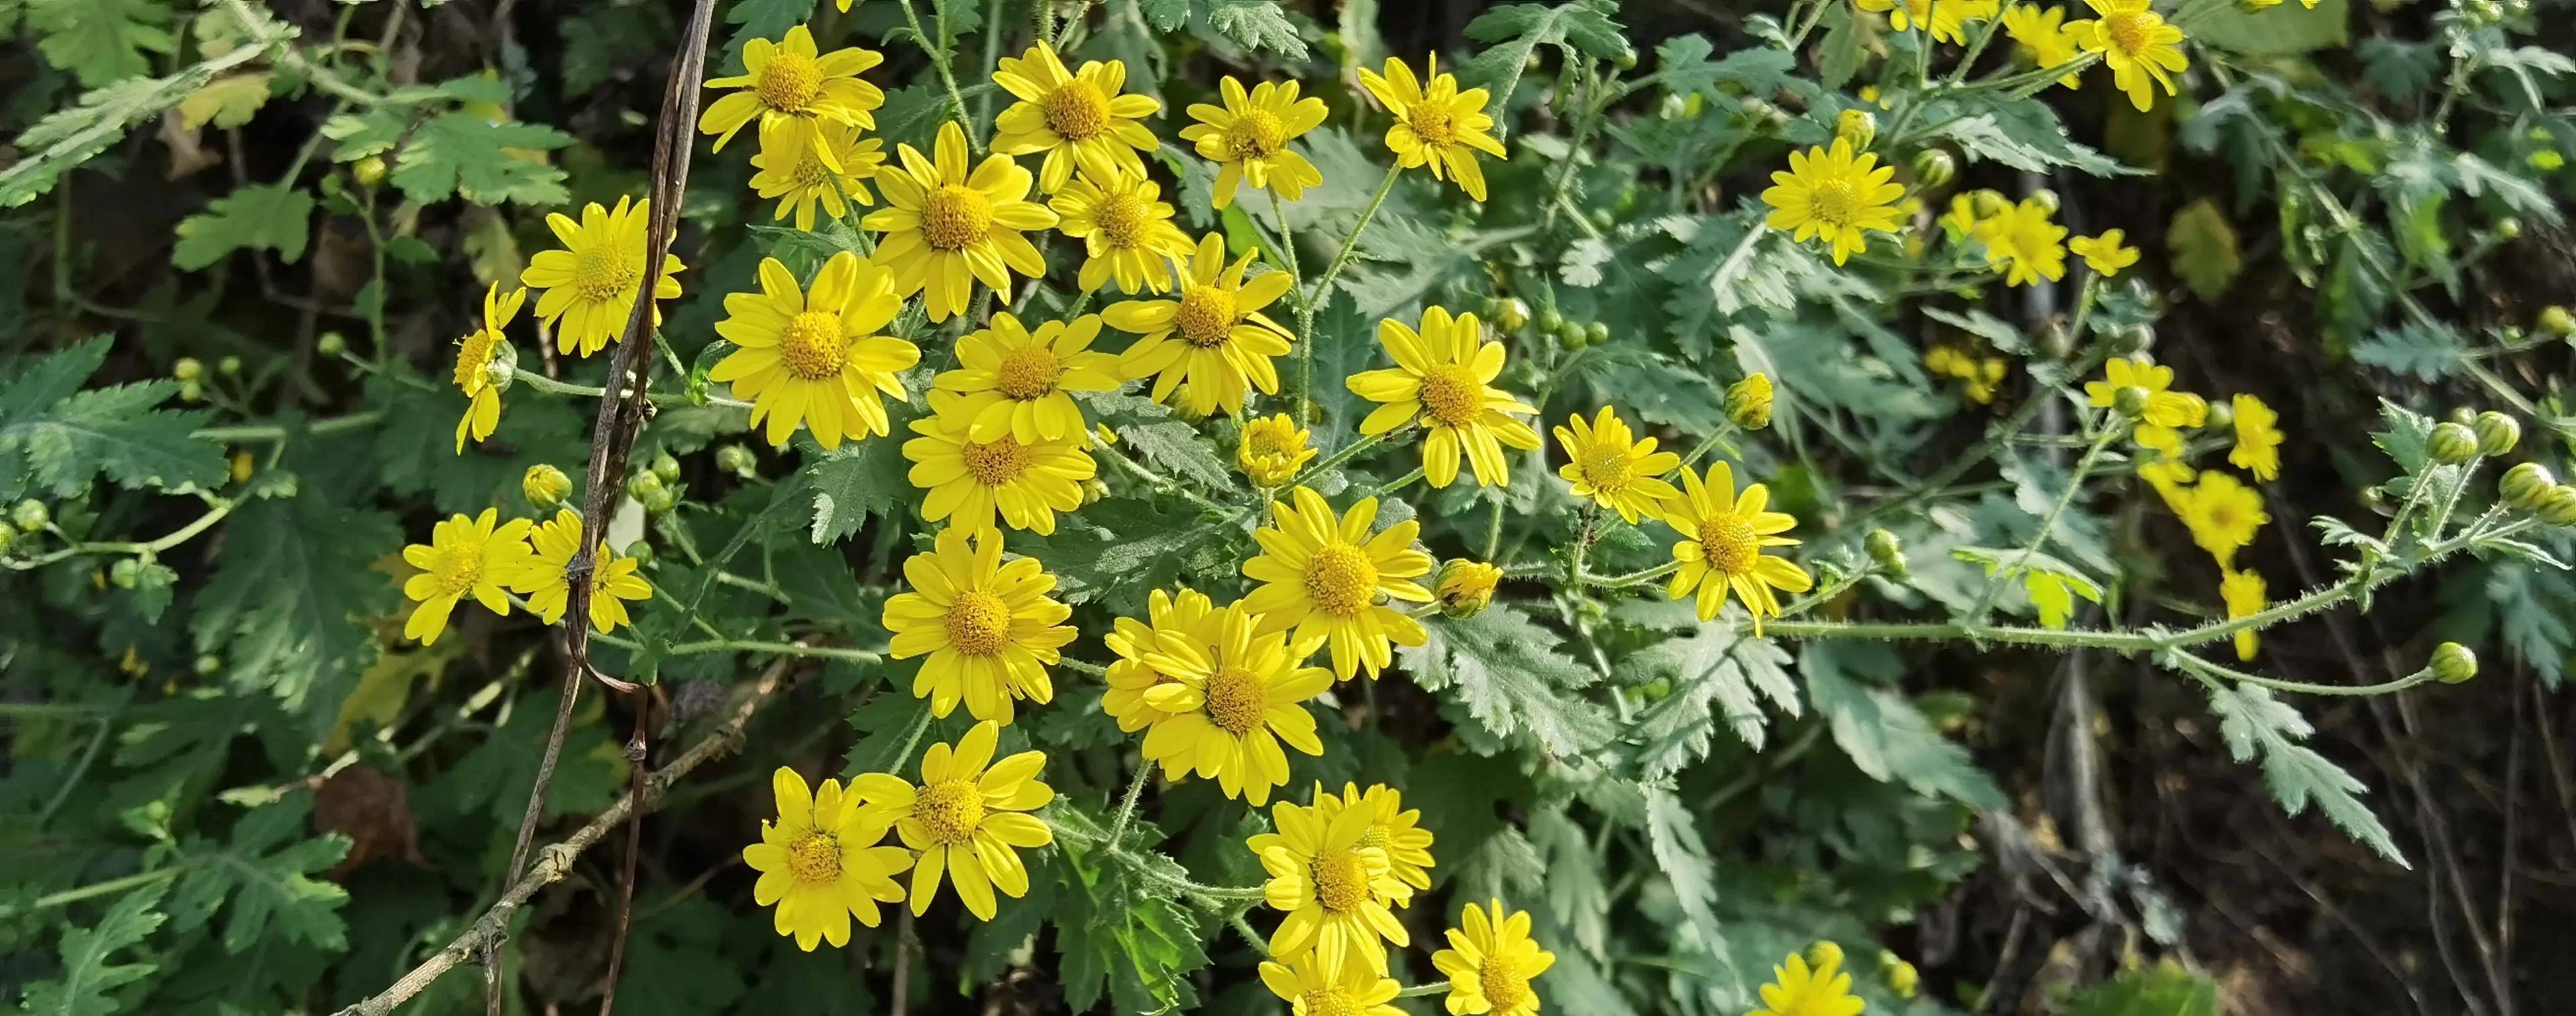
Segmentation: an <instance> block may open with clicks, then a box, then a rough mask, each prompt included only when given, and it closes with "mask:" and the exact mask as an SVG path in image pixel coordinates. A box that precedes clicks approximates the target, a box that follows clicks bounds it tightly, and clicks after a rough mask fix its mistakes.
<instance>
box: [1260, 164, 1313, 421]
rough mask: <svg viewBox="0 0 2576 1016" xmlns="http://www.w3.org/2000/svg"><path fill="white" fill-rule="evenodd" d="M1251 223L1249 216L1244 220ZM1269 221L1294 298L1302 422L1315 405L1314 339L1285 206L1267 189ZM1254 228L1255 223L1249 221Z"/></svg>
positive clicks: (1277, 193)
mask: <svg viewBox="0 0 2576 1016" xmlns="http://www.w3.org/2000/svg"><path fill="white" fill-rule="evenodd" d="M1244 218H1246V219H1251V218H1252V217H1251V216H1249V215H1246V216H1244ZM1270 218H1271V220H1272V221H1274V222H1276V223H1278V234H1277V235H1276V236H1274V237H1272V238H1271V241H1272V242H1271V246H1273V247H1276V248H1278V250H1279V259H1280V260H1281V261H1282V262H1285V264H1286V267H1287V269H1288V292H1289V293H1291V294H1294V295H1295V296H1296V297H1297V312H1298V319H1297V320H1298V325H1297V417H1296V419H1297V422H1298V423H1299V424H1300V425H1303V424H1304V423H1305V422H1306V417H1307V411H1308V410H1309V409H1310V408H1311V407H1312V406H1313V405H1314V402H1315V336H1314V334H1313V333H1312V332H1310V331H1308V329H1309V328H1311V327H1312V325H1313V321H1314V314H1313V313H1312V312H1311V311H1308V310H1307V309H1306V302H1307V300H1306V280H1305V276H1304V275H1302V274H1300V273H1299V272H1298V270H1297V240H1296V237H1295V236H1294V235H1293V234H1291V233H1290V232H1289V231H1288V205H1287V203H1286V202H1284V201H1281V200H1280V199H1279V189H1278V188H1276V187H1273V188H1271V189H1270ZM1253 224H1254V225H1255V226H1256V227H1258V226H1259V225H1260V223H1259V220H1253Z"/></svg>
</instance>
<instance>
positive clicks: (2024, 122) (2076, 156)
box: [1931, 92, 2140, 176]
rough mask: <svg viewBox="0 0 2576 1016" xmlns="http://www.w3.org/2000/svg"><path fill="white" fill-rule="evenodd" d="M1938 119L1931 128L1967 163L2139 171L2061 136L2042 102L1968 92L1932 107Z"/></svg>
mask: <svg viewBox="0 0 2576 1016" xmlns="http://www.w3.org/2000/svg"><path fill="white" fill-rule="evenodd" d="M1933 105H1934V107H1935V109H1936V112H1934V113H1933V114H1932V115H1933V116H1935V117H1938V118H1939V119H1935V120H1933V121H1932V123H1933V124H1935V125H1937V126H1936V127H1934V128H1933V129H1932V130H1931V133H1932V134H1933V135H1935V136H1940V137H1947V138H1949V139H1951V140H1953V141H1955V142H1957V143H1958V145H1959V151H1960V152H1961V154H1964V155H1966V156H1967V157H1968V158H1969V159H1971V160H1992V161H1995V162H2000V163H2003V164H2004V165H2007V166H2011V167H2013V168H2014V169H2019V170H2025V171H2028V172H2033V173H2046V172H2048V171H2049V170H2051V169H2053V168H2055V167H2059V166H2064V167H2067V168H2070V169H2074V170H2077V171H2079V172H2083V173H2087V174H2090V175H2093V176H2121V175H2127V174H2135V173H2138V172H2140V171H2139V170H2137V169H2135V168H2132V167H2129V166H2123V165H2121V164H2120V163H2118V162H2115V161H2113V160H2112V159H2110V158H2109V157H2107V156H2105V155H2103V154H2102V153H2101V152H2099V151H2095V150H2094V149H2093V148H2091V147H2089V146H2086V145H2082V144H2078V143H2076V142H2075V141H2074V140H2072V139H2070V138H2068V137H2067V136H2066V127H2065V125H2064V124H2063V123H2062V122H2060V121H2059V120H2058V117H2057V114H2056V113H2055V112H2053V111H2051V110H2050V109H2049V108H2048V105H2047V104H2046V103H2043V102H2040V101H2039V100H2037V99H2028V98H2018V99H2017V98H2012V97H2010V96H2004V95H1997V94H1995V93H1992V92H1978V93H1971V94H1969V95H1965V96H1962V97H1959V98H1955V99H1945V100H1941V102H1938V103H1934V104H1933Z"/></svg>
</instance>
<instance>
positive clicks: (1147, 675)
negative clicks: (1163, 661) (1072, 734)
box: [1100, 589, 1223, 734]
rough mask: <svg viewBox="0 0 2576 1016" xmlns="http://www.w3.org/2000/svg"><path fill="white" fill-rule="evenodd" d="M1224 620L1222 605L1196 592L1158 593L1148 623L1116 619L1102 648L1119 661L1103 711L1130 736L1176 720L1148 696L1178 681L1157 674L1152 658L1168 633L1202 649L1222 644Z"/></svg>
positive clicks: (1150, 599)
mask: <svg viewBox="0 0 2576 1016" xmlns="http://www.w3.org/2000/svg"><path fill="white" fill-rule="evenodd" d="M1222 617H1223V615H1222V614H1221V613H1220V612H1219V611H1218V610H1217V609H1216V602H1215V601H1213V600H1210V599H1208V598H1207V594H1205V593H1201V592H1199V591H1198V590H1195V589H1182V590H1181V591H1180V592H1178V593H1171V592H1166V591H1164V590H1160V589H1157V590H1154V591H1153V592H1152V593H1151V594H1150V595H1148V596H1147V597H1146V602H1145V619H1144V620H1142V621H1139V620H1136V619H1135V618H1132V617H1122V618H1118V619H1116V621H1115V623H1114V625H1113V627H1112V629H1111V631H1110V633H1109V635H1108V636H1107V637H1105V638H1103V639H1101V642H1103V643H1105V644H1106V645H1108V646H1109V651H1110V652H1112V653H1116V654H1118V659H1117V660H1116V661H1115V662H1112V663H1111V664H1109V673H1108V676H1107V677H1106V678H1105V683H1107V685H1108V688H1107V689H1106V690H1104V691H1102V692H1101V693H1100V711H1101V712H1104V713H1108V714H1109V717H1110V718H1111V719H1114V720H1117V721H1118V729H1120V730H1123V731H1126V732H1128V733H1130V734H1132V733H1135V732H1137V731H1139V730H1143V729H1145V728H1146V727H1149V726H1152V725H1154V724H1157V723H1161V722H1163V721H1164V720H1166V719H1170V718H1171V717H1172V716H1173V715H1174V714H1173V713H1171V712H1168V711H1165V710H1163V709H1159V708H1156V707H1155V705H1154V703H1153V700H1152V699H1151V698H1149V697H1148V696H1147V695H1146V693H1147V692H1150V691H1152V690H1154V689H1155V688H1156V687H1158V686H1160V685H1164V684H1170V683H1174V679H1173V678H1171V677H1169V676H1166V675H1165V674H1164V673H1163V672H1162V671H1161V670H1159V669H1156V668H1155V666H1154V664H1153V662H1152V658H1153V656H1154V655H1155V654H1156V653H1159V652H1161V651H1162V649H1161V647H1160V645H1159V642H1160V640H1161V639H1162V637H1163V636H1164V635H1165V634H1166V633H1175V632H1176V633H1178V637H1180V638H1182V639H1184V640H1186V641H1188V642H1190V643H1192V644H1197V645H1206V644H1210V643H1213V642H1215V641H1216V639H1217V635H1218V628H1217V622H1218V621H1219V620H1220V619H1221V618H1222Z"/></svg>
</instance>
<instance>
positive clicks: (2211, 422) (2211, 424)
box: [2200, 402, 2236, 430]
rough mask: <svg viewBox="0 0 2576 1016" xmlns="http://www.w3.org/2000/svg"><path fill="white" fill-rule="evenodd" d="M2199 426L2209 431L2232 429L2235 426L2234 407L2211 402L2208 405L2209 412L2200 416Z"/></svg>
mask: <svg viewBox="0 0 2576 1016" xmlns="http://www.w3.org/2000/svg"><path fill="white" fill-rule="evenodd" d="M2200 425H2201V426H2202V427H2204V428H2207V429H2209V430H2226V429H2228V428H2230V427H2233V426H2235V425H2236V407H2234V406H2231V405H2228V404H2227V403H2224V402H2212V403H2210V404H2209V411H2208V412H2207V413H2204V414H2202V415H2201V421H2200Z"/></svg>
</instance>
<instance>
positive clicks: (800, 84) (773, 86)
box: [752, 50, 823, 113]
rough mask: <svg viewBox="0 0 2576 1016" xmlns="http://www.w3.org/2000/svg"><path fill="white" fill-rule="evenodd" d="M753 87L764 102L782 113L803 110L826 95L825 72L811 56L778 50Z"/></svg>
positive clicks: (773, 53) (762, 69) (761, 101)
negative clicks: (824, 87) (816, 99)
mask: <svg viewBox="0 0 2576 1016" xmlns="http://www.w3.org/2000/svg"><path fill="white" fill-rule="evenodd" d="M752 88H753V90H755V91H757V92H759V93H760V104H761V105H764V106H767V107H769V108H771V109H774V110H777V111H779V112H781V113H802V112H804V111H805V107H807V106H811V105H813V104H814V98H815V97H816V96H819V95H821V94H823V71H822V69H821V68H818V67H816V66H814V60H813V58H812V57H806V56H799V55H797V54H794V53H789V52H786V51H784V50H775V51H772V55H771V56H770V58H769V64H768V65H767V66H765V67H762V68H761V69H760V81H759V83H758V84H755V85H753V86H752Z"/></svg>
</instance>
